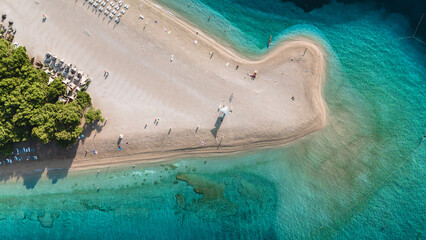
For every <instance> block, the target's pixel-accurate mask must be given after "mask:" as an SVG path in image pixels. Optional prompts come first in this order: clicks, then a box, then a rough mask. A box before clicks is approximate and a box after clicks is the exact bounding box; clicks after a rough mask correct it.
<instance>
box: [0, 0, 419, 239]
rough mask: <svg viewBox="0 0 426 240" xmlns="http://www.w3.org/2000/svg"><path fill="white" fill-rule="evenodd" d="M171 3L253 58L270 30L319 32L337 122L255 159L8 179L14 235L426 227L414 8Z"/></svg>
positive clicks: (5, 223)
mask: <svg viewBox="0 0 426 240" xmlns="http://www.w3.org/2000/svg"><path fill="white" fill-rule="evenodd" d="M159 2H160V3H163V4H164V5H166V6H168V7H169V8H170V9H172V11H174V12H178V13H179V14H181V15H182V16H185V17H187V18H188V19H189V20H190V21H191V22H193V23H194V24H196V25H197V26H198V27H200V28H202V29H205V30H206V31H207V32H209V33H211V34H212V35H214V36H215V38H217V39H218V40H220V41H224V42H225V43H226V44H228V45H229V46H231V47H233V48H234V49H236V50H237V51H239V52H242V53H244V54H247V55H248V54H255V55H258V54H261V53H264V52H265V51H268V49H267V48H266V44H267V42H268V40H269V36H270V35H273V36H274V40H273V45H272V47H273V46H274V44H275V43H277V42H278V41H279V40H280V39H291V38H293V37H295V36H300V35H303V36H306V37H310V38H313V39H315V40H317V41H319V42H320V43H321V44H322V45H323V47H324V48H325V50H326V52H327V82H326V84H325V89H324V97H325V99H326V101H327V105H328V110H329V111H328V121H329V124H328V126H327V127H326V128H325V129H324V130H322V131H320V132H317V133H315V134H312V135H310V136H308V137H306V138H304V139H302V140H300V141H297V142H295V143H292V144H290V145H288V146H285V147H283V148H281V149H277V150H270V151H262V152H258V153H251V154H246V155H243V156H235V157H227V158H222V157H221V158H215V159H212V158H208V159H191V160H190V159H181V160H177V161H175V162H173V163H167V164H165V165H160V164H155V165H145V166H137V167H136V168H135V169H132V168H122V169H105V170H102V172H101V173H99V175H97V173H96V172H90V171H89V172H79V173H74V172H71V173H69V174H68V176H67V178H65V179H61V180H59V181H57V182H56V183H55V184H52V181H51V180H49V179H41V180H40V181H39V182H37V184H36V185H35V188H33V189H29V190H27V189H26V188H25V186H23V183H22V181H20V180H19V181H16V182H15V181H7V182H5V183H4V184H2V185H0V229H1V230H0V237H1V238H2V239H5V238H6V239H8V238H29V237H30V236H38V237H40V238H52V239H56V238H77V237H79V238H83V239H86V238H92V237H95V238H105V239H119V238H126V239H129V238H136V237H138V238H140V237H143V238H147V239H170V238H172V239H173V238H174V239H206V238H219V239H223V238H228V239H237V238H244V239H260V238H263V239H356V238H360V239H366V238H369V239H416V238H418V239H423V238H424V237H425V234H426V233H425V226H424V223H425V222H426V221H425V218H426V213H425V209H426V206H425V205H426V204H425V201H424V199H425V198H426V189H425V188H426V187H425V186H426V180H425V179H426V176H425V168H426V164H425V159H426V150H425V146H424V144H425V143H423V146H421V145H420V143H421V141H422V136H423V135H425V134H426V131H425V129H426V114H425V113H426V96H425V93H426V91H425V89H426V79H425V73H426V69H425V66H426V64H425V63H426V62H425V53H426V46H425V45H422V44H420V43H419V42H417V41H414V40H413V39H409V40H398V38H399V37H402V36H407V35H410V34H412V30H410V29H409V25H408V23H407V21H406V19H405V18H404V17H403V16H401V15H395V14H389V13H387V12H385V11H384V10H376V9H373V8H372V6H370V5H368V4H351V5H343V4H336V3H332V4H329V5H327V6H325V7H323V8H321V9H317V10H314V11H312V12H310V13H304V12H303V11H302V10H300V9H298V8H296V7H295V6H294V5H293V4H289V3H286V4H285V3H282V2H281V1H279V0H267V1H261V3H260V2H259V1H242V0H227V1H225V0H198V1H189V0H188V1H173V0H160V1H159ZM188 2H191V5H190V7H188V6H187V3H188ZM208 16H211V18H210V21H207V20H208ZM421 27H426V24H424V25H423V26H421ZM225 31H226V32H225ZM204 161H206V163H204ZM166 169H167V170H166ZM177 178H178V180H177ZM97 186H99V187H100V191H99V192H97V191H96V188H97Z"/></svg>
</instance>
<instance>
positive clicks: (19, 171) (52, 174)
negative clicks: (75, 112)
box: [0, 123, 105, 189]
mask: <svg viewBox="0 0 426 240" xmlns="http://www.w3.org/2000/svg"><path fill="white" fill-rule="evenodd" d="M103 126H105V124H103V125H99V124H98V123H94V124H85V126H84V130H83V133H82V134H83V135H84V136H85V137H83V138H81V139H77V141H76V143H75V144H72V145H70V146H68V147H65V148H64V147H60V146H58V145H57V144H56V143H48V144H42V143H40V142H37V141H34V140H30V141H25V142H21V143H16V144H15V145H14V147H13V154H12V155H8V156H6V157H4V156H0V162H1V164H0V181H2V182H7V181H9V180H12V179H13V178H17V179H23V185H24V186H25V187H26V188H27V189H33V188H35V186H36V185H37V182H38V181H39V180H40V178H41V177H42V175H43V173H46V177H47V178H48V179H49V180H50V181H51V182H52V184H56V183H57V182H58V180H60V179H63V178H66V177H67V175H68V171H69V170H70V167H71V164H72V162H73V160H74V158H75V156H76V153H77V149H78V147H79V146H80V144H84V140H85V138H87V137H90V136H91V135H92V134H93V133H94V134H95V135H96V134H97V133H99V132H101V131H102V128H103ZM7 159H9V160H10V161H11V162H12V163H7Z"/></svg>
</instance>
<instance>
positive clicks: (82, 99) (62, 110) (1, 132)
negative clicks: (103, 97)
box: [0, 39, 102, 154]
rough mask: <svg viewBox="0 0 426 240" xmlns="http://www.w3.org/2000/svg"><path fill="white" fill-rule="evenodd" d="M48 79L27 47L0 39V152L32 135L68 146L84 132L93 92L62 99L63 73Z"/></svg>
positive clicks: (64, 92) (64, 88)
mask: <svg viewBox="0 0 426 240" xmlns="http://www.w3.org/2000/svg"><path fill="white" fill-rule="evenodd" d="M48 81H49V76H48V74H47V73H46V72H44V71H42V70H38V69H36V68H35V67H34V66H33V65H32V64H31V62H30V59H29V58H28V55H27V54H26V50H25V47H18V48H16V49H15V48H14V46H13V45H11V44H10V43H9V42H7V41H6V40H3V39H2V40H0V153H3V154H8V153H10V152H11V150H12V144H13V143H15V142H21V141H26V140H29V139H35V140H38V141H40V142H42V143H49V142H52V141H56V142H57V143H58V144H59V145H61V146H67V145H69V144H70V143H73V142H75V140H76V138H77V137H78V136H79V135H80V134H81V133H82V131H83V128H82V127H81V120H82V118H83V115H84V112H85V111H86V109H87V108H89V107H91V105H92V103H91V98H90V96H89V94H88V93H87V92H79V94H78V96H77V99H76V101H73V102H71V103H63V102H59V101H58V97H59V96H62V95H65V94H66V86H65V85H64V84H63V83H62V82H61V78H59V77H58V78H56V79H55V80H54V81H53V82H51V83H50V84H48ZM92 111H93V110H92ZM97 113H99V114H96V115H95V116H93V114H92V113H90V114H89V115H90V122H93V121H95V120H102V117H101V116H100V111H99V112H97Z"/></svg>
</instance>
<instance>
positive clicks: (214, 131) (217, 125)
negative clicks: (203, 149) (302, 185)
mask: <svg viewBox="0 0 426 240" xmlns="http://www.w3.org/2000/svg"><path fill="white" fill-rule="evenodd" d="M225 116H226V115H225ZM225 116H223V117H222V116H219V117H217V119H216V122H215V124H214V128H212V129H211V130H210V132H211V133H212V135H213V137H214V138H216V137H217V132H218V131H219V129H220V126H221V125H222V122H223V119H225Z"/></svg>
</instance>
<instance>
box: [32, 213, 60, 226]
mask: <svg viewBox="0 0 426 240" xmlns="http://www.w3.org/2000/svg"><path fill="white" fill-rule="evenodd" d="M58 217H59V214H57V213H45V214H44V215H43V216H38V217H37V219H38V221H39V222H40V225H41V226H42V227H44V228H52V227H53V222H54V221H55V219H57V218H58Z"/></svg>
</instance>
